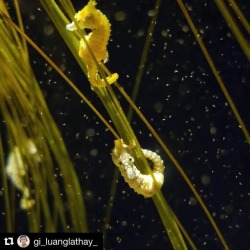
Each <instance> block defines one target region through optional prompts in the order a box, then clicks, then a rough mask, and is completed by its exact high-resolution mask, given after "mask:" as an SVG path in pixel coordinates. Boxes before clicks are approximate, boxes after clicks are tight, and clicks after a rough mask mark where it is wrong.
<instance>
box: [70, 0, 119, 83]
mask: <svg viewBox="0 0 250 250" xmlns="http://www.w3.org/2000/svg"><path fill="white" fill-rule="evenodd" d="M95 5H96V2H95V1H93V0H90V1H89V3H88V4H87V5H86V6H85V7H84V8H83V9H82V10H80V11H79V12H78V13H76V15H75V20H76V21H77V25H78V26H79V28H80V29H91V30H92V32H90V33H89V34H88V35H86V37H85V38H86V40H87V43H88V45H89V47H90V49H91V51H92V52H93V54H94V56H95V57H96V60H97V62H98V63H100V62H101V61H105V60H107V58H108V51H107V44H108V41H109V37H110V26H111V25H110V23H109V20H108V18H107V17H106V16H105V15H104V14H103V13H102V12H101V11H99V10H97V9H96V7H95ZM66 28H67V29H68V30H75V29H77V27H76V25H75V23H74V22H73V23H71V24H68V25H67V26H66ZM79 56H80V57H81V58H82V59H83V61H84V63H85V64H86V65H87V70H88V78H89V81H90V83H91V84H92V85H93V86H95V87H105V86H106V84H105V81H104V80H103V79H101V77H100V75H99V74H98V67H97V65H96V63H95V61H94V59H93V57H92V55H91V53H90V52H89V49H88V48H87V46H86V44H85V42H84V40H83V39H82V40H81V41H80V48H79ZM117 79H118V74H117V73H115V74H112V76H110V77H108V78H107V81H108V83H109V84H112V83H113V82H115V81H116V80H117Z"/></svg>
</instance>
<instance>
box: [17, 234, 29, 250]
mask: <svg viewBox="0 0 250 250" xmlns="http://www.w3.org/2000/svg"><path fill="white" fill-rule="evenodd" d="M29 244H30V238H29V237H28V236H27V235H20V236H19V237H18V238H17V245H18V246H19V247H22V248H25V247H27V246H28V245H29Z"/></svg>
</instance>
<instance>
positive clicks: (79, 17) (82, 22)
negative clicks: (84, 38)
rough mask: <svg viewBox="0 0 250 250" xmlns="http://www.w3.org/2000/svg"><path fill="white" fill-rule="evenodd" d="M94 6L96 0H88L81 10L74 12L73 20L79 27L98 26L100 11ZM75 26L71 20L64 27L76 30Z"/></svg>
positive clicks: (89, 27)
mask: <svg viewBox="0 0 250 250" xmlns="http://www.w3.org/2000/svg"><path fill="white" fill-rule="evenodd" d="M95 6H96V2H95V1H94V0H90V1H89V2H88V4H87V5H86V6H85V7H84V8H83V9H82V10H80V11H79V12H77V13H76V14H75V20H76V22H77V26H78V27H79V28H80V29H92V30H93V29H95V28H96V27H98V25H99V22H100V15H101V12H100V11H99V10H97V9H96V7H95ZM77 26H76V25H75V23H74V22H72V23H71V24H68V25H67V26H66V28H67V29H68V30H76V29H77Z"/></svg>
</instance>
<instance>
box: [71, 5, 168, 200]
mask: <svg viewBox="0 0 250 250" xmlns="http://www.w3.org/2000/svg"><path fill="white" fill-rule="evenodd" d="M95 6H96V2H95V1H94V0H90V1H89V2H88V4H87V5H86V6H85V7H84V8H83V9H82V10H80V11H79V12H78V13H76V14H75V17H74V19H75V21H74V22H72V23H70V24H68V25H67V26H66V28H67V29H68V30H70V31H73V30H76V29H77V28H80V29H90V30H91V32H90V33H89V34H88V35H86V36H85V38H86V40H85V39H82V40H81V41H80V47H79V56H80V57H81V58H82V60H83V61H84V63H85V65H86V66H87V71H88V79H89V81H90V84H91V87H92V88H93V87H105V86H106V82H107V83H108V84H112V83H114V82H115V81H116V80H117V79H118V74H117V73H114V74H112V75H111V76H110V77H107V78H106V80H104V79H102V78H101V76H100V74H99V72H98V65H97V64H96V62H97V63H101V62H102V61H104V62H105V61H106V60H107V58H108V51H107V44H108V41H109V37H110V23H109V20H108V19H107V17H106V16H105V15H104V14H103V13H102V12H101V11H99V10H98V9H96V7H95ZM75 22H76V23H75ZM86 43H87V44H86ZM87 45H88V46H87ZM90 50H91V51H92V53H93V55H94V57H95V59H96V61H95V59H94V57H93V55H92V54H91V53H90ZM142 151H143V154H144V155H145V157H146V158H147V159H149V160H150V161H152V162H153V164H154V167H153V176H152V175H150V174H146V175H145V174H142V173H141V172H140V171H139V170H138V168H137V167H136V165H135V160H134V158H133V156H132V154H131V148H130V147H129V146H128V145H126V144H125V143H124V142H123V140H122V139H118V140H116V141H115V146H114V149H113V151H112V160H113V162H114V164H115V165H116V166H117V167H118V168H119V170H120V172H121V174H122V176H123V177H124V179H125V181H126V182H127V183H128V185H129V186H130V187H131V188H133V189H134V191H135V192H137V193H138V194H142V195H143V196H144V197H151V196H153V195H154V194H155V193H156V192H157V191H158V190H159V189H160V188H161V186H162V184H163V182H164V165H163V161H162V160H161V158H160V156H159V155H158V154H156V153H155V152H152V151H150V150H147V149H143V150H142Z"/></svg>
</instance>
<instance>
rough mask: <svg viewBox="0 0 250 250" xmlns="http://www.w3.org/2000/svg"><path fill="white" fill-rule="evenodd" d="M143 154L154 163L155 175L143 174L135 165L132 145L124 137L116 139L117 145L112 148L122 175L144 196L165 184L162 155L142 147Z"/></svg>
mask: <svg viewBox="0 0 250 250" xmlns="http://www.w3.org/2000/svg"><path fill="white" fill-rule="evenodd" d="M142 152H143V154H144V155H145V157H146V158H147V159H149V160H151V161H152V162H153V164H154V167H153V176H154V178H153V177H152V176H151V175H150V174H142V173H141V172H140V171H139V170H138V168H137V167H136V165H135V160H134V158H133V157H132V155H131V152H130V147H129V146H128V145H126V144H125V143H124V142H123V140H122V139H119V140H115V147H114V149H113V150H112V160H113V162H114V164H115V165H116V166H117V167H118V168H119V170H120V172H121V175H122V176H123V177H124V180H125V181H126V182H127V183H128V185H129V186H130V187H131V188H133V189H134V191H135V192H136V193H138V194H141V195H143V196H144V197H151V196H153V195H154V194H155V193H156V192H157V191H158V190H159V189H160V188H161V186H162V185H163V182H164V165H163V161H162V159H161V157H160V156H159V155H157V154H156V153H155V152H152V151H151V150H147V149H142Z"/></svg>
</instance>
